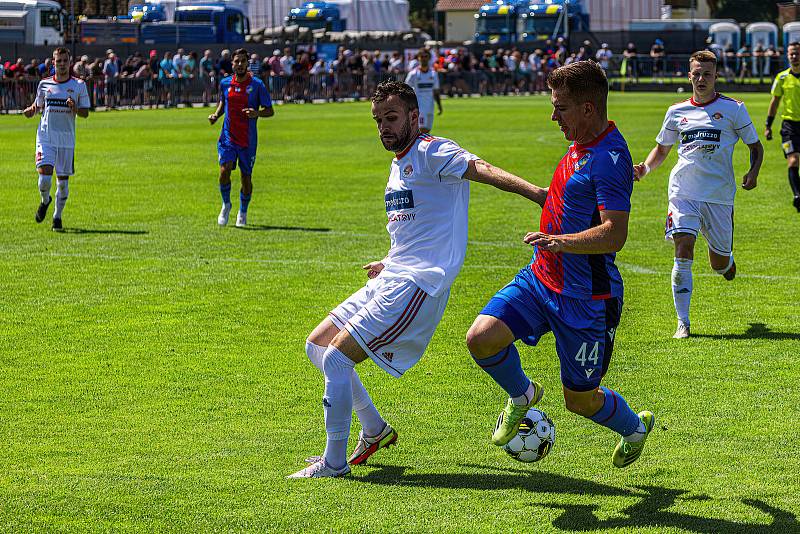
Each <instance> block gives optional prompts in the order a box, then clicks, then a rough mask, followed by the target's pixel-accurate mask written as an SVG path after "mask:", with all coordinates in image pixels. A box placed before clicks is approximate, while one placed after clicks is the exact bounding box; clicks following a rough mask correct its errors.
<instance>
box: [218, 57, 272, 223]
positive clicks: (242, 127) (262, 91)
mask: <svg viewBox="0 0 800 534" xmlns="http://www.w3.org/2000/svg"><path fill="white" fill-rule="evenodd" d="M249 57H250V56H248V54H247V50H245V49H244V48H239V49H238V50H236V52H234V53H233V75H232V76H228V77H227V78H223V79H222V81H221V82H220V83H219V104H217V109H216V111H214V113H212V114H211V115H209V116H208V122H210V123H211V124H214V123H215V122H217V120H218V119H219V118H220V116H221V115H223V114H224V115H225V120H224V121H223V123H222V131H221V132H220V134H219V141H218V142H217V151H218V152H219V191H220V193H221V194H222V210H221V211H220V212H219V217H218V218H217V223H219V225H220V226H225V225H226V224H228V216H229V215H230V212H231V171H232V170H234V169H235V168H236V165H237V164H238V165H239V172H240V173H241V176H242V189H241V191H240V193H239V200H240V204H239V215H238V216H237V217H236V226H238V227H243V226H245V225H246V224H247V207H248V206H249V204H250V198H251V196H252V194H253V181H252V176H253V165H255V163H256V148H257V146H258V128H257V127H256V122H257V120H258V118H259V117H272V116H273V115H274V114H275V112H274V111H273V109H272V100H271V99H270V97H269V93H268V92H267V88H266V86H265V85H264V82H262V81H261V80H259V79H258V78H254V77H253V76H252V74H250V73H249V72H248V71H247V61H248V59H249Z"/></svg>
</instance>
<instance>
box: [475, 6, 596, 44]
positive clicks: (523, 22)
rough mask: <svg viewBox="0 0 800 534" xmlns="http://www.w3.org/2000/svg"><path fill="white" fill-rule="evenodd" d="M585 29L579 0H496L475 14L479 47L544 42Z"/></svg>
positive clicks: (585, 25)
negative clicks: (482, 45)
mask: <svg viewBox="0 0 800 534" xmlns="http://www.w3.org/2000/svg"><path fill="white" fill-rule="evenodd" d="M565 19H566V20H565ZM588 30H589V15H588V14H587V13H586V12H585V11H584V8H583V4H582V2H581V0H495V1H494V2H491V3H487V4H484V5H482V6H481V7H480V9H479V10H478V12H477V13H476V14H475V41H476V42H478V43H482V44H508V43H516V42H535V41H544V40H546V39H553V38H557V37H566V36H568V34H569V32H570V31H588Z"/></svg>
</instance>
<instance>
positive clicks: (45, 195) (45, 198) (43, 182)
mask: <svg viewBox="0 0 800 534" xmlns="http://www.w3.org/2000/svg"><path fill="white" fill-rule="evenodd" d="M52 184H53V175H52V174H40V175H39V194H40V195H42V204H47V203H48V202H50V187H51V186H52Z"/></svg>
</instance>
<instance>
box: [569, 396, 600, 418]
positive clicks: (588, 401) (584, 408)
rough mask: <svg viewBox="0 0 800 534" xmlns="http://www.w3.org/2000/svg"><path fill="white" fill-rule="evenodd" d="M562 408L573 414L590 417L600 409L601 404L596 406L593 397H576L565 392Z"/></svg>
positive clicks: (595, 400)
mask: <svg viewBox="0 0 800 534" xmlns="http://www.w3.org/2000/svg"><path fill="white" fill-rule="evenodd" d="M564 406H565V407H566V408H567V410H569V411H570V412H572V413H574V414H577V415H581V416H583V417H591V416H592V415H594V414H595V413H597V410H599V409H600V408H601V407H602V403H601V404H600V405H599V406H597V399H595V398H594V395H585V394H581V395H576V394H570V393H568V392H566V391H565V392H564Z"/></svg>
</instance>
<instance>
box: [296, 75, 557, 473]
mask: <svg viewBox="0 0 800 534" xmlns="http://www.w3.org/2000/svg"><path fill="white" fill-rule="evenodd" d="M372 115H373V118H374V119H375V122H376V123H377V126H378V133H379V135H380V139H381V142H382V143H383V146H384V148H386V150H389V151H391V152H394V154H395V158H394V159H393V160H392V165H391V170H390V173H389V182H388V184H387V185H386V192H385V196H384V200H385V202H386V215H387V217H388V223H387V225H386V229H387V230H388V232H389V237H390V241H391V245H390V248H389V253H388V254H387V255H386V257H385V258H384V259H382V260H380V261H373V262H370V263H368V264H367V265H365V266H364V269H365V270H367V277H368V278H369V281H367V284H366V285H365V286H364V287H363V288H361V289H360V290H359V291H357V292H355V293H354V294H353V295H351V296H350V297H349V298H348V299H347V300H345V301H344V302H343V303H342V304H340V305H339V306H338V307H337V308H336V309H334V310H333V311H332V312H331V313H330V315H329V316H328V317H327V318H326V319H324V320H323V321H322V322H321V323H320V324H319V325H318V326H317V327H316V328H315V329H314V331H313V332H312V333H311V335H309V336H308V340H307V342H306V353H307V354H308V357H309V359H311V361H312V362H313V363H314V365H315V366H316V367H318V368H319V369H320V370H321V371H322V373H323V374H324V375H325V396H324V397H323V399H322V404H323V406H324V409H325V430H326V431H327V436H328V437H327V443H326V446H325V453H324V455H323V456H322V457H314V458H310V459H309V461H311V462H313V463H312V465H310V466H308V467H306V468H305V469H302V470H300V471H298V472H297V473H294V474H293V475H290V476H289V478H318V477H336V476H342V475H345V474H347V473H349V472H350V467H349V466H348V459H347V456H346V452H347V451H346V447H347V439H348V437H349V436H350V421H351V417H352V411H353V409H355V411H356V414H357V416H358V419H359V421H360V422H361V427H362V430H361V434H360V436H359V439H358V444H357V445H356V448H355V450H354V451H353V453H352V455H351V456H350V459H349V463H350V464H352V465H357V464H360V463H363V462H365V461H366V460H367V458H369V457H370V455H372V454H373V453H375V452H376V451H377V450H378V449H380V448H382V447H387V446H388V445H391V444H392V443H394V442H395V441H396V440H397V432H396V431H395V430H394V429H393V428H392V427H391V426H390V425H389V424H388V423H387V422H386V421H384V420H383V418H382V417H381V415H380V414H379V413H378V411H377V409H376V408H375V405H374V404H373V403H372V399H370V397H369V394H368V393H367V391H366V390H365V389H364V386H363V385H362V384H361V381H360V380H359V377H358V374H357V373H356V372H355V369H354V368H355V365H356V364H357V363H360V362H362V361H364V360H366V359H367V358H370V359H371V360H372V361H373V362H375V363H376V364H377V365H378V366H379V367H381V368H382V369H383V370H384V371H386V372H387V373H389V374H390V375H392V376H394V377H400V376H402V374H403V373H405V372H406V371H407V370H408V369H410V368H411V367H412V366H413V365H414V364H415V363H417V361H419V359H420V357H422V354H423V352H425V348H426V347H427V346H428V343H429V342H430V340H431V337H432V336H433V333H434V330H436V325H438V324H439V321H440V320H441V318H442V314H443V313H444V309H445V306H446V304H447V299H448V297H449V296H450V285H451V284H452V283H453V280H454V279H455V277H456V275H458V272H459V270H460V269H461V265H462V264H463V262H464V254H465V252H466V247H467V210H468V204H469V186H470V184H469V182H470V181H475V182H482V183H486V184H489V185H492V186H494V187H497V188H498V189H502V190H503V191H509V192H512V193H516V194H518V195H521V196H523V197H525V198H528V199H530V200H532V201H534V202H537V203H538V204H542V203H543V202H544V196H545V190H543V189H541V188H538V187H536V186H534V185H531V184H529V183H528V182H526V181H525V180H523V179H521V178H518V177H516V176H514V175H511V174H509V173H507V172H505V171H503V170H501V169H499V168H497V167H493V166H492V165H489V164H488V163H486V162H485V161H482V160H480V159H479V158H478V157H477V156H475V155H474V154H471V153H469V152H467V151H466V150H464V149H462V148H461V147H459V146H458V145H457V144H456V143H454V142H453V141H451V140H449V139H443V138H437V137H431V136H430V135H426V134H420V133H419V108H418V104H417V97H416V95H415V94H414V91H413V90H412V89H411V87H410V86H408V85H407V84H405V83H399V82H386V83H383V84H381V85H379V86H378V88H377V90H376V92H375V95H374V96H373V97H372Z"/></svg>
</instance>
